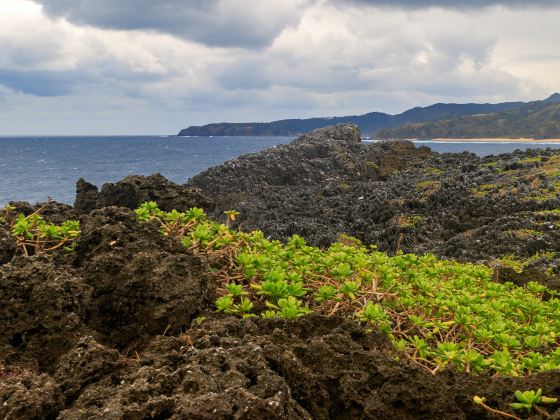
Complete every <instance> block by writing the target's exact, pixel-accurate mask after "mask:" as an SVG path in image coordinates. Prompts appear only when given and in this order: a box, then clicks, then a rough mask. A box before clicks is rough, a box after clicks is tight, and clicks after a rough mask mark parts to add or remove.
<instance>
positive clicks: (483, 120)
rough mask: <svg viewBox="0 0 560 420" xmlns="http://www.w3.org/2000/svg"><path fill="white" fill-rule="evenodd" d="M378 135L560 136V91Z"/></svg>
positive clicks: (428, 137) (403, 136)
mask: <svg viewBox="0 0 560 420" xmlns="http://www.w3.org/2000/svg"><path fill="white" fill-rule="evenodd" d="M376 137H378V138H383V139H389V138H393V139H394V138H398V139H434V138H500V137H504V138H534V139H547V138H560V94H558V93H555V94H554V95H552V96H550V97H549V98H548V99H546V100H544V101H535V102H529V103H526V104H523V105H522V106H520V107H516V108H512V109H509V110H506V111H502V112H494V113H490V114H478V115H470V116H462V117H458V118H450V119H443V120H439V121H429V122H422V123H413V124H407V125H404V126H402V127H398V128H393V129H386V130H381V131H380V132H378V133H377V136H376Z"/></svg>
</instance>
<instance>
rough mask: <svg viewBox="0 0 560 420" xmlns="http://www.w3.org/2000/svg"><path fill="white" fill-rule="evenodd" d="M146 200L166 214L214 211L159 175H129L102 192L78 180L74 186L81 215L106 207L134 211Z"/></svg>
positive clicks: (194, 193) (205, 200)
mask: <svg viewBox="0 0 560 420" xmlns="http://www.w3.org/2000/svg"><path fill="white" fill-rule="evenodd" d="M145 201H156V202H157V203H158V204H159V206H160V208H161V209H163V210H168V211H169V210H172V209H177V210H180V211H184V210H188V209H189V208H191V207H202V208H204V209H205V210H212V209H213V203H212V201H210V200H209V199H208V198H206V197H205V196H203V195H202V194H200V192H199V191H197V190H196V189H192V188H186V187H184V186H182V185H177V184H175V183H173V182H171V181H169V180H167V179H166V178H164V177H163V176H161V175H160V174H155V175H150V176H136V175H133V176H129V177H126V178H125V179H123V180H122V181H120V182H117V183H115V184H105V185H103V187H102V188H101V191H98V189H97V187H96V186H95V185H92V184H90V183H88V182H86V181H85V180H84V179H83V178H81V179H80V180H78V183H77V185H76V200H75V203H74V207H75V208H76V210H77V211H79V212H82V213H87V212H90V211H92V210H93V209H97V208H102V207H108V206H118V207H126V208H129V209H136V208H137V207H138V206H139V205H140V204H142V203H143V202H145Z"/></svg>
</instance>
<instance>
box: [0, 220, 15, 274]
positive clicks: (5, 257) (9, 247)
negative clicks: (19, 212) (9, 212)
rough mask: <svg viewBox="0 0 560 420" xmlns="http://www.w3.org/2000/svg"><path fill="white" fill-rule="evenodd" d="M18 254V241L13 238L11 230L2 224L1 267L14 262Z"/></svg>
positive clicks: (0, 229)
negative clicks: (13, 258)
mask: <svg viewBox="0 0 560 420" xmlns="http://www.w3.org/2000/svg"><path fill="white" fill-rule="evenodd" d="M15 253H16V241H15V240H14V239H13V237H12V233H11V232H10V229H9V228H8V227H7V226H5V225H3V224H2V223H0V265H2V264H6V263H8V262H10V261H11V260H12V257H13V256H14V255H15Z"/></svg>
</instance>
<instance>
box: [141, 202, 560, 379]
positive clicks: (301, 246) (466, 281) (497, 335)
mask: <svg viewBox="0 0 560 420" xmlns="http://www.w3.org/2000/svg"><path fill="white" fill-rule="evenodd" d="M232 214H235V213H232V212H226V217H227V220H228V223H229V221H230V220H231V219H232V217H231V215H232ZM137 217H138V221H139V222H150V221H151V222H154V223H157V224H158V225H159V226H160V229H161V232H162V234H164V235H168V236H176V237H178V238H179V239H180V241H181V242H182V243H183V245H184V246H186V247H187V248H189V249H190V250H191V251H192V252H194V253H197V254H205V255H206V256H207V258H208V261H209V262H210V264H211V265H212V272H213V274H214V276H215V279H216V281H217V282H218V294H219V297H218V298H217V300H216V302H215V307H216V310H217V311H218V312H221V313H226V314H230V315H235V316H239V317H254V316H260V317H283V318H288V319H293V318H299V317H301V316H304V315H306V314H309V313H311V312H317V313H321V314H328V315H333V314H343V315H345V316H348V317H352V318H354V319H356V320H357V321H359V322H361V323H363V324H364V325H365V326H366V327H368V328H372V329H377V330H379V331H382V332H383V333H385V334H387V336H388V337H389V338H390V340H391V341H392V342H393V344H394V346H395V348H396V349H397V350H399V351H400V354H401V355H402V357H405V358H407V359H409V360H411V361H412V362H413V363H415V364H417V365H419V366H422V367H423V368H425V369H429V370H430V371H432V372H437V371H438V370H441V369H442V368H444V367H446V366H454V367H456V368H458V369H462V370H465V371H467V372H473V373H477V372H482V371H484V370H490V371H492V372H494V373H495V374H501V375H512V376H518V375H521V374H523V373H527V372H532V371H545V370H552V369H558V368H560V349H559V348H558V335H557V332H558V331H559V330H560V300H559V299H558V298H557V295H556V292H554V291H552V290H547V289H546V288H545V287H544V286H542V285H540V284H538V283H534V282H529V283H528V284H527V285H526V286H524V287H518V286H515V285H513V284H512V283H505V284H500V283H496V282H494V281H493V279H492V278H493V270H492V268H491V267H488V266H484V265H475V264H462V263H458V262H455V261H447V260H440V259H438V258H437V257H435V256H434V255H431V254H426V255H423V256H418V255H413V254H402V253H399V254H397V255H396V256H389V255H387V254H385V253H382V252H378V251H376V250H375V247H366V246H364V245H362V244H361V243H360V242H359V241H358V240H354V239H350V238H346V239H345V240H343V241H341V242H338V243H334V244H333V245H331V246H330V247H329V248H327V249H320V248H317V247H313V246H310V245H308V244H307V243H306V242H305V240H304V239H303V238H301V237H299V236H297V235H296V236H293V237H292V238H291V239H290V240H289V241H288V242H287V243H286V244H283V243H280V242H279V241H271V240H268V239H267V238H266V237H265V236H264V234H263V233H262V232H260V231H253V232H250V233H245V232H241V231H235V230H232V229H230V228H229V227H228V226H227V225H226V224H222V223H217V222H214V221H211V220H209V219H208V218H207V217H206V215H205V214H204V212H203V211H202V210H201V209H197V208H193V209H191V210H189V211H187V212H178V211H172V212H164V211H161V210H159V209H158V207H157V204H156V203H154V202H150V203H144V204H143V205H142V206H141V207H140V208H139V209H138V210H137ZM545 294H546V296H547V299H546V300H545V299H543V296H544V295H545Z"/></svg>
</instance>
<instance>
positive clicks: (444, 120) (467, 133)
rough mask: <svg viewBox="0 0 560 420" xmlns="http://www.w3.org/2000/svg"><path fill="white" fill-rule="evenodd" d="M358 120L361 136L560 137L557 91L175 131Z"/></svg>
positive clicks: (208, 132)
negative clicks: (523, 98) (520, 98)
mask: <svg viewBox="0 0 560 420" xmlns="http://www.w3.org/2000/svg"><path fill="white" fill-rule="evenodd" d="M339 123H351V124H356V125H357V126H358V127H359V128H360V131H361V133H362V135H364V136H371V137H375V138H382V139H388V138H399V139H403V138H406V139H412V138H414V139H432V138H445V139H448V138H456V139H467V138H472V139H481V138H486V139H488V138H492V139H498V138H504V139H508V140H509V139H510V138H524V139H544V138H558V139H560V94H558V93H554V94H553V95H551V96H550V97H548V98H547V99H545V100H541V101H533V102H503V103H498V104H488V103H485V104H477V103H468V104H455V103H449V104H444V103H437V104H434V105H430V106H427V107H415V108H412V109H409V110H407V111H405V112H403V113H401V114H395V115H391V114H386V113H383V112H370V113H367V114H363V115H349V116H343V117H326V118H307V119H287V120H279V121H272V122H260V123H255V122H253V123H251V122H249V123H228V122H223V123H213V124H207V125H203V126H190V127H188V128H185V129H183V130H181V131H180V132H179V134H178V135H179V136H297V135H300V134H302V133H305V132H308V131H311V130H315V129H318V128H323V127H326V126H329V125H333V124H339Z"/></svg>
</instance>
